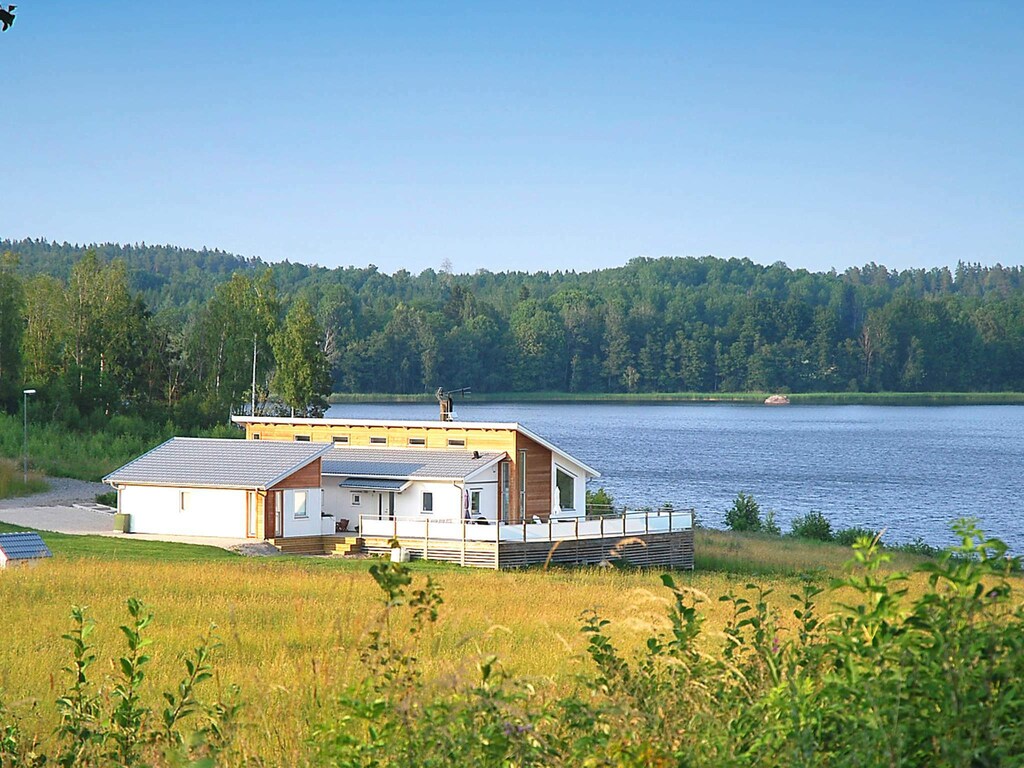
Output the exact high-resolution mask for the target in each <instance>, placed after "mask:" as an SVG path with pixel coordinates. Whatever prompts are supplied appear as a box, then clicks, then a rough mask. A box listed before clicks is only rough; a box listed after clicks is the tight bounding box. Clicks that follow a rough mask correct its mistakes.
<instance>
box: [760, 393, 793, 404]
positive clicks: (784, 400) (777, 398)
mask: <svg viewBox="0 0 1024 768" xmlns="http://www.w3.org/2000/svg"><path fill="white" fill-rule="evenodd" d="M764 404H765V405H789V398H788V397H786V396H785V395H771V396H770V397H767V398H765V401H764Z"/></svg>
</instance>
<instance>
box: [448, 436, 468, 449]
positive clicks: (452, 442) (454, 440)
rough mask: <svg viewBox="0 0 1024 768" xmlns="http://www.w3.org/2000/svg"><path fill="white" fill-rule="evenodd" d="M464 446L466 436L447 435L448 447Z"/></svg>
mask: <svg viewBox="0 0 1024 768" xmlns="http://www.w3.org/2000/svg"><path fill="white" fill-rule="evenodd" d="M465 446H466V438H464V437H449V438H448V447H449V448H464V447H465Z"/></svg>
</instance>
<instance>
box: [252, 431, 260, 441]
mask: <svg viewBox="0 0 1024 768" xmlns="http://www.w3.org/2000/svg"><path fill="white" fill-rule="evenodd" d="M252 439H253V440H259V439H260V433H259V432H253V433H252Z"/></svg>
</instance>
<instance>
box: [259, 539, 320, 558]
mask: <svg viewBox="0 0 1024 768" xmlns="http://www.w3.org/2000/svg"><path fill="white" fill-rule="evenodd" d="M268 541H270V543H271V544H273V545H274V546H275V547H277V548H278V549H279V550H281V552H282V553H284V554H286V555H322V554H324V537H323V536H292V537H289V538H283V539H268Z"/></svg>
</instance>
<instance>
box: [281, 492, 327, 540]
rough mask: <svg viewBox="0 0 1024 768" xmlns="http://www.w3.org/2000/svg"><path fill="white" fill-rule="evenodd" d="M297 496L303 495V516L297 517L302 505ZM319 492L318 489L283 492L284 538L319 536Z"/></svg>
mask: <svg viewBox="0 0 1024 768" xmlns="http://www.w3.org/2000/svg"><path fill="white" fill-rule="evenodd" d="M299 494H305V496H306V504H305V510H304V511H305V516H304V517H302V516H299V512H300V510H301V507H302V505H301V504H299V503H297V500H298V497H299ZM321 506H322V505H321V492H320V489H319V488H299V489H287V490H285V492H284V533H283V534H281V536H282V537H284V536H319V535H320V532H321V531H320V509H321Z"/></svg>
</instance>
